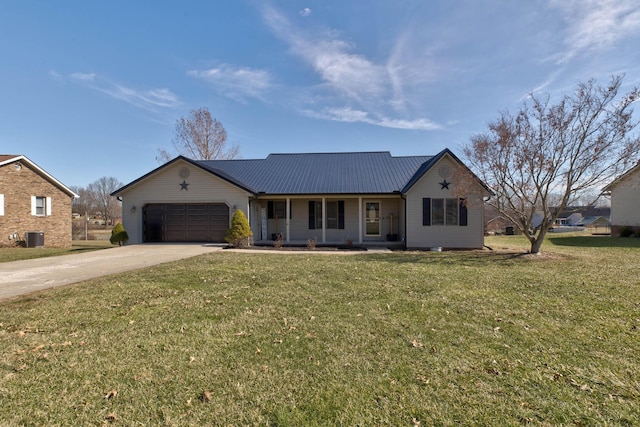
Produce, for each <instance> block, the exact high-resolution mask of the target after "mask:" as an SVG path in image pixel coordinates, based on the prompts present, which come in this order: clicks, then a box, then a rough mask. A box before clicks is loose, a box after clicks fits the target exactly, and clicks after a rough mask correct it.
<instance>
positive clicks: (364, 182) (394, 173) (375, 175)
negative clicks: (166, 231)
mask: <svg viewBox="0 0 640 427" xmlns="http://www.w3.org/2000/svg"><path fill="white" fill-rule="evenodd" d="M432 159H434V156H408V157H393V156H392V155H391V153H389V152H388V151H383V152H360V153H305V154H270V155H269V156H268V157H267V158H266V159H260V160H200V161H196V162H195V163H197V164H198V165H200V166H201V167H203V168H204V169H207V170H210V171H211V172H213V173H215V174H218V175H221V176H224V177H226V178H227V179H229V180H233V181H235V182H236V183H237V184H239V185H241V186H242V187H245V188H250V189H252V190H253V191H254V192H255V193H265V194H282V195H285V194H385V193H398V192H401V191H402V190H403V188H404V187H405V186H406V185H407V184H408V183H409V182H410V181H411V178H412V177H414V175H415V174H416V172H418V171H419V170H420V169H421V167H422V170H424V166H427V165H426V164H425V163H431V160H432ZM423 165H424V166H423Z"/></svg>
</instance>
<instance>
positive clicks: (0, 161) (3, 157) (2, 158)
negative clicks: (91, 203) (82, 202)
mask: <svg viewBox="0 0 640 427" xmlns="http://www.w3.org/2000/svg"><path fill="white" fill-rule="evenodd" d="M15 162H21V163H24V164H26V165H28V166H29V167H30V168H31V169H33V170H35V171H36V172H37V173H39V174H40V175H41V176H42V177H44V178H45V179H46V180H47V181H49V182H50V183H52V184H53V185H55V186H56V187H58V188H59V189H60V190H62V191H63V192H65V193H67V194H68V195H69V196H71V197H80V196H78V195H77V194H76V193H74V192H73V190H71V189H70V188H69V187H67V186H66V185H64V184H63V183H61V182H60V181H58V180H57V179H56V178H54V177H53V175H51V174H50V173H48V172H47V171H45V170H44V169H42V168H41V167H40V166H38V165H37V164H35V163H34V162H33V161H31V160H29V158H27V156H23V155H10V154H0V166H4V165H8V164H11V163H15Z"/></svg>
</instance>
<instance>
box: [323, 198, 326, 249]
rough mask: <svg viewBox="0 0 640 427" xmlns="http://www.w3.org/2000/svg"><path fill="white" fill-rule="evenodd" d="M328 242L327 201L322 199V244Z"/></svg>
mask: <svg viewBox="0 0 640 427" xmlns="http://www.w3.org/2000/svg"><path fill="white" fill-rule="evenodd" d="M326 242H327V199H325V198H324V197H323V198H322V243H326Z"/></svg>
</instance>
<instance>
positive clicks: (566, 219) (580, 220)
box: [533, 206, 611, 229]
mask: <svg viewBox="0 0 640 427" xmlns="http://www.w3.org/2000/svg"><path fill="white" fill-rule="evenodd" d="M551 209H552V210H553V211H558V208H557V207H554V208H551ZM610 212H611V209H610V208H608V207H594V206H567V207H566V208H564V210H563V211H562V212H559V213H558V216H557V217H556V220H555V222H554V227H558V228H564V229H568V228H571V227H574V228H575V227H585V226H586V225H585V218H591V219H593V218H597V217H602V220H599V221H598V223H597V225H598V226H603V225H604V222H603V221H605V222H608V218H609V214H610ZM542 216H543V215H542V213H541V212H536V213H535V215H534V219H533V226H534V227H538V226H540V224H541V223H542ZM594 225H595V224H594Z"/></svg>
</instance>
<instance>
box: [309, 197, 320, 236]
mask: <svg viewBox="0 0 640 427" xmlns="http://www.w3.org/2000/svg"><path fill="white" fill-rule="evenodd" d="M316 228H322V202H314V201H313V200H310V201H309V230H315V229H316Z"/></svg>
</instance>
